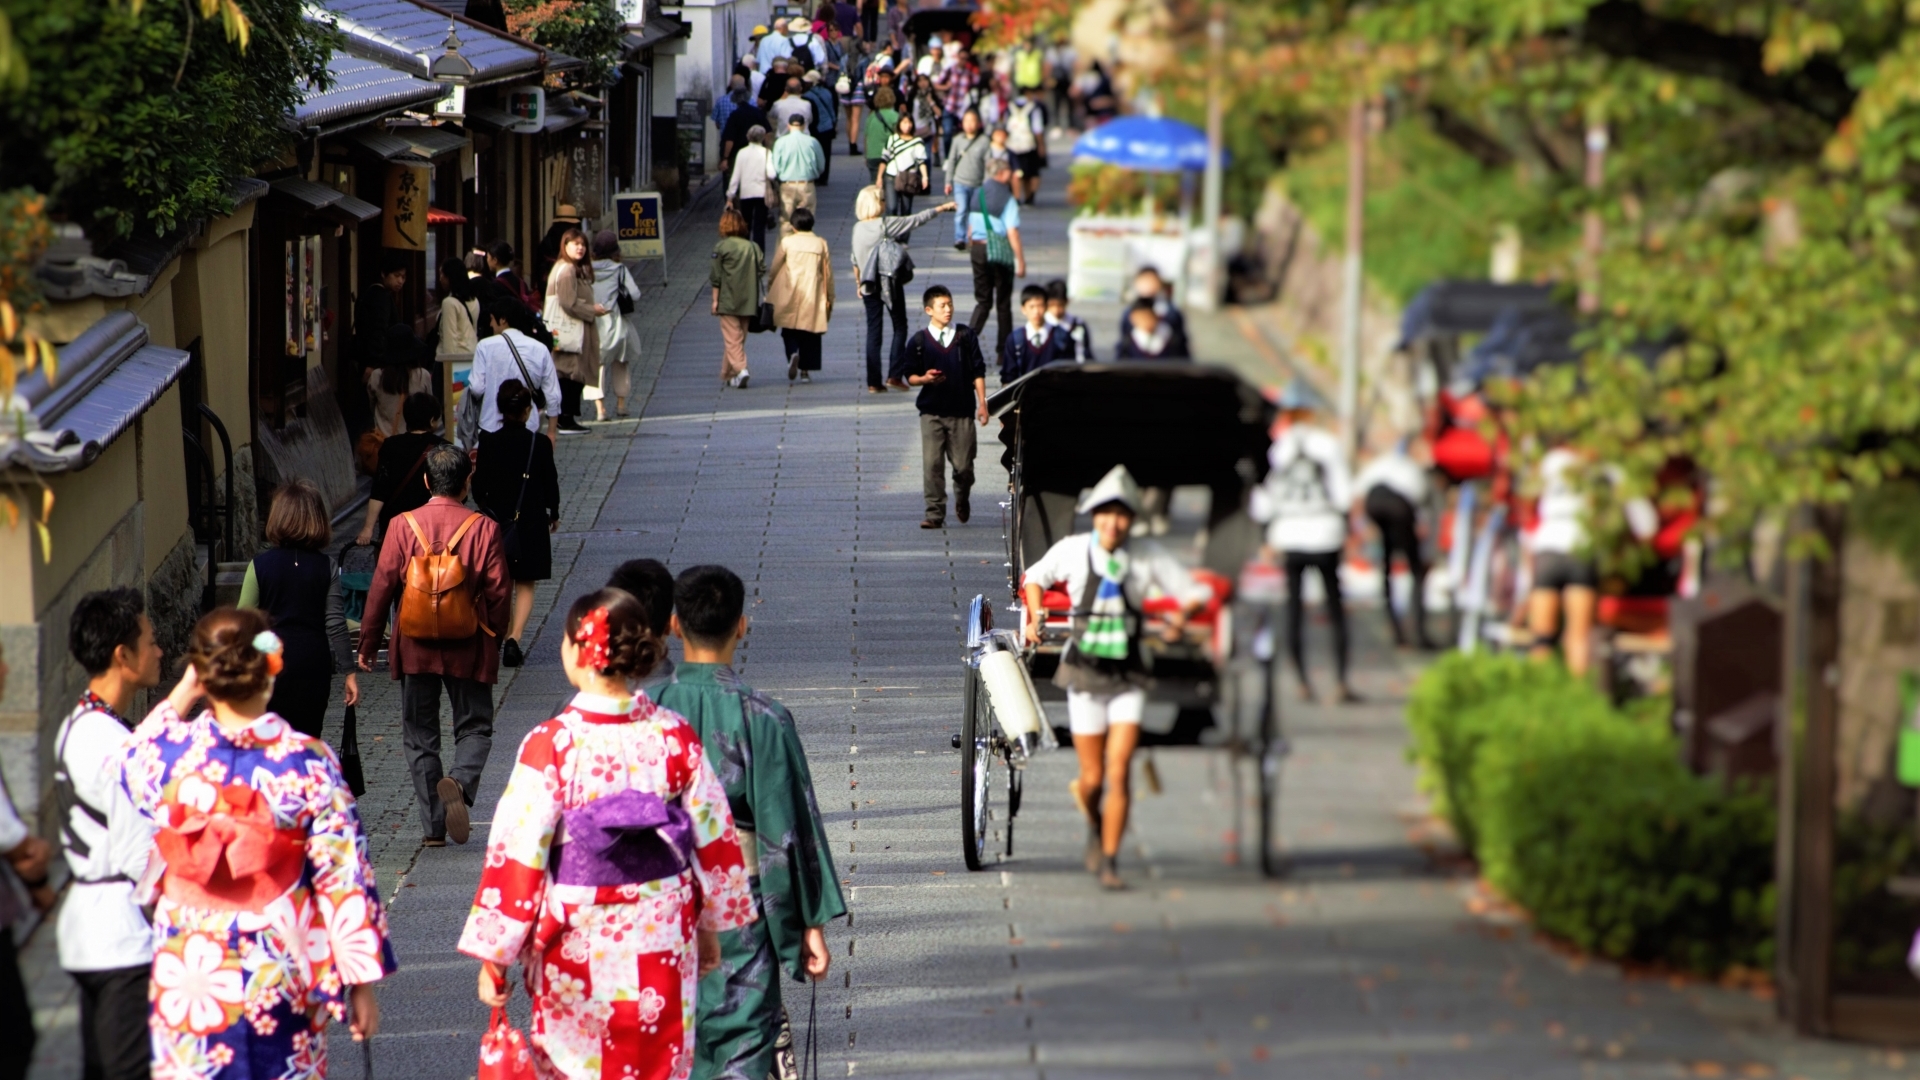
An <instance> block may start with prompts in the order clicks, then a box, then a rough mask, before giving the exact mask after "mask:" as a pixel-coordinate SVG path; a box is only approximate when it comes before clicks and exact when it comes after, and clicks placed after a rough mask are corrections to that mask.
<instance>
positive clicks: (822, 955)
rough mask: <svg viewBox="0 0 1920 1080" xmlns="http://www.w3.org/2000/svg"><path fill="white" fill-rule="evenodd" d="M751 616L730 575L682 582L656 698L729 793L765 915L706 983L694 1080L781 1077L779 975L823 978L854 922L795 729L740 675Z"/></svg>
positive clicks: (676, 589)
mask: <svg viewBox="0 0 1920 1080" xmlns="http://www.w3.org/2000/svg"><path fill="white" fill-rule="evenodd" d="M745 605H746V586H745V585H743V584H742V583H741V581H740V578H739V576H738V575H736V574H734V572H733V571H731V570H728V569H727V568H726V567H724V566H695V567H693V568H691V569H688V570H684V571H682V572H681V574H680V576H679V577H678V578H676V579H675V580H674V584H673V609H674V610H673V618H672V622H671V626H672V631H673V635H674V636H675V637H678V638H679V639H680V641H681V646H682V656H681V662H680V664H679V665H678V666H677V667H675V669H674V672H673V677H672V678H671V679H670V680H668V681H667V682H666V683H665V684H663V685H661V686H659V687H658V689H657V691H656V690H651V689H650V690H649V691H648V693H649V695H650V696H652V697H653V699H654V701H655V702H657V703H658V704H659V705H661V706H662V707H664V708H667V709H671V710H673V711H674V712H677V713H679V714H680V715H681V716H684V717H686V719H687V722H688V723H689V724H691V725H693V729H694V730H695V731H696V732H698V733H699V735H700V742H701V744H702V745H703V746H705V747H706V751H707V760H708V761H709V762H710V763H712V765H713V771H714V772H715V773H716V774H717V775H718V776H719V777H720V785H721V786H722V787H724V788H725V789H726V791H727V801H728V802H729V803H730V804H731V806H732V809H733V816H734V823H735V826H736V827H737V828H739V830H740V848H741V850H742V852H744V853H746V856H747V873H748V874H749V875H750V876H751V879H752V884H753V894H754V899H755V901H756V902H757V903H758V904H759V906H760V919H759V920H758V921H756V922H754V923H752V924H750V925H748V926H745V927H742V928H741V929H739V930H733V931H727V932H723V933H722V934H721V935H720V967H719V969H718V970H717V971H714V972H712V973H710V974H709V975H707V976H706V977H705V978H704V979H702V980H701V982H700V1003H699V1014H698V1023H697V1028H696V1030H697V1031H698V1042H697V1046H696V1049H695V1052H694V1062H693V1077H694V1080H766V1078H767V1077H768V1075H769V1074H774V1075H779V1073H777V1072H776V1071H775V1061H776V1057H777V1054H778V1051H779V1049H781V1048H780V1047H779V1045H778V1044H779V1043H780V1042H781V1028H782V1016H783V1013H784V1010H783V1009H782V1007H781V1004H780V972H781V971H782V970H785V971H787V972H791V973H792V975H793V978H794V980H795V981H796V982H804V981H806V980H807V979H808V978H812V979H813V980H814V981H815V982H818V981H819V980H821V979H824V978H826V975H827V966H828V964H829V962H830V960H831V957H830V956H829V955H828V953H827V939H826V935H825V934H824V933H823V932H822V930H821V928H822V927H824V926H825V925H826V924H827V923H828V922H829V921H830V920H833V919H837V918H839V917H840V916H842V915H845V914H846V913H847V905H846V901H845V899H844V898H843V897H842V896H841V893H840V879H839V877H838V875H836V874H835V873H834V869H833V856H832V854H831V852H830V851H829V848H828V843H827V835H826V830H825V829H824V828H823V827H822V826H821V823H820V808H819V806H818V805H817V804H816V803H815V801H814V796H813V777H812V776H811V775H810V774H809V772H808V771H807V754H806V751H805V750H804V749H802V747H801V745H800V734H799V732H798V731H797V730H795V728H794V725H793V717H792V715H791V714H789V713H788V712H787V709H786V706H784V705H782V704H780V703H779V702H778V701H775V700H774V699H772V698H770V697H768V696H767V695H765V694H763V693H760V692H759V691H757V690H755V689H753V688H752V687H750V686H748V685H747V684H745V683H743V682H741V681H740V677H739V676H738V675H736V674H734V671H733V666H732V665H733V654H734V650H735V649H736V648H737V647H738V646H739V644H740V639H741V637H743V636H744V635H745V634H746V632H747V619H746V616H745V614H744V610H745ZM790 1041H791V1040H790V1039H789V1040H788V1043H789V1045H790ZM788 1053H789V1054H790V1053H791V1051H790V1050H788ZM783 1064H784V1063H783ZM782 1071H784V1070H782Z"/></svg>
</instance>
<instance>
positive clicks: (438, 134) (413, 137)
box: [387, 126, 467, 158]
mask: <svg viewBox="0 0 1920 1080" xmlns="http://www.w3.org/2000/svg"><path fill="white" fill-rule="evenodd" d="M387 134H389V135H392V136H394V137H395V138H400V139H405V140H406V141H407V142H408V143H409V144H410V145H412V147H413V149H414V152H416V153H419V154H423V155H425V156H426V157H429V158H437V157H439V156H440V155H442V154H452V153H457V152H458V151H459V150H460V149H461V148H462V147H464V146H466V145H467V136H466V133H465V132H462V131H460V130H459V129H457V128H444V127H423V126H414V127H394V128H388V129H387Z"/></svg>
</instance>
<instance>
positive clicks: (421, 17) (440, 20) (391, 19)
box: [319, 0, 586, 87]
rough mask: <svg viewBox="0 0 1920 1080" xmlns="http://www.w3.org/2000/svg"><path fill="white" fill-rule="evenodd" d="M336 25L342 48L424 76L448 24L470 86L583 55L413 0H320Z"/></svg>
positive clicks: (568, 63)
mask: <svg viewBox="0 0 1920 1080" xmlns="http://www.w3.org/2000/svg"><path fill="white" fill-rule="evenodd" d="M319 6H320V7H321V8H324V9H325V11H326V14H327V17H329V18H331V19H332V20H333V21H334V22H335V24H336V25H337V26H338V27H339V29H340V32H341V34H342V35H343V39H342V41H341V45H340V48H341V49H343V50H344V51H346V52H348V53H350V54H352V55H354V56H359V57H364V58H366V59H369V60H374V61H377V62H379V63H383V64H390V65H397V66H398V67H400V68H401V69H402V70H405V71H407V72H408V73H409V74H412V75H417V76H419V77H421V78H425V77H426V75H427V72H428V65H430V64H431V63H432V62H433V59H434V58H435V57H437V56H439V55H441V53H442V52H443V49H442V45H443V43H444V42H445V41H446V38H447V25H448V23H449V21H452V22H454V23H455V25H456V26H457V32H458V33H459V35H460V55H461V56H462V57H464V58H466V60H467V62H468V63H470V64H472V65H473V68H474V74H473V76H472V78H470V79H468V80H467V82H466V85H467V86H469V87H475V86H489V85H492V84H494V83H500V82H507V81H510V80H516V79H525V78H527V77H529V76H534V75H538V74H541V73H543V72H554V71H572V70H574V69H577V68H582V67H585V66H586V61H584V60H578V59H575V58H574V57H571V56H563V55H561V54H560V53H556V52H553V51H551V50H548V49H543V48H541V47H540V46H538V45H535V44H533V43H532V42H530V41H525V40H523V39H521V38H517V37H513V36H512V35H510V34H503V33H501V32H500V31H498V30H495V29H493V28H491V27H488V26H482V25H481V24H479V23H477V22H473V21H471V20H468V19H466V18H464V17H461V16H457V15H451V14H449V13H448V12H446V11H444V10H441V9H438V8H433V7H429V6H427V5H425V4H421V3H415V2H414V0H319Z"/></svg>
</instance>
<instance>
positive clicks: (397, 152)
mask: <svg viewBox="0 0 1920 1080" xmlns="http://www.w3.org/2000/svg"><path fill="white" fill-rule="evenodd" d="M353 141H354V142H357V143H359V144H360V145H361V146H362V147H363V148H365V149H367V150H371V151H373V152H374V153H375V154H377V155H379V156H380V157H383V158H385V159H386V160H388V161H393V162H400V163H403V164H411V165H426V164H429V163H431V162H432V160H433V159H432V158H429V157H428V156H427V155H425V154H422V153H420V152H419V151H418V150H415V149H414V148H413V144H412V143H410V142H408V141H407V140H405V139H402V138H400V137H399V136H397V135H393V134H391V133H389V132H385V131H374V130H372V129H367V130H365V131H356V132H354V133H353Z"/></svg>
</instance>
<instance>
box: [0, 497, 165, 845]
mask: <svg viewBox="0 0 1920 1080" xmlns="http://www.w3.org/2000/svg"><path fill="white" fill-rule="evenodd" d="M144 519H145V507H144V505H142V504H139V503H136V504H135V505H134V506H133V508H132V509H130V510H128V511H127V512H126V514H125V515H124V516H122V517H121V518H120V520H119V521H118V522H117V523H116V524H115V525H114V526H113V528H112V529H111V530H110V531H109V532H108V533H107V535H106V537H105V538H104V539H102V540H101V541H100V542H99V543H98V544H96V545H95V546H94V549H93V551H91V552H89V553H88V554H87V556H86V558H85V559H84V560H82V561H81V563H80V566H79V569H77V570H76V571H75V572H74V574H73V576H72V577H70V578H69V579H68V580H67V582H66V584H65V585H63V586H62V587H61V588H60V590H59V591H58V592H57V593H55V594H54V595H53V597H52V599H51V600H49V601H48V603H47V605H46V607H45V608H43V609H42V611H41V614H40V618H39V621H38V623H36V624H34V625H23V626H7V627H0V641H4V643H5V646H6V650H7V663H8V665H9V666H10V667H11V668H12V669H13V674H12V676H11V677H10V678H9V679H8V686H7V701H8V705H9V708H10V709H11V708H12V707H13V706H14V705H15V704H16V703H17V704H18V705H19V706H20V707H21V708H22V709H24V710H28V711H29V712H30V713H31V715H32V716H33V717H34V730H30V731H27V730H18V729H9V730H8V731H6V732H4V733H0V760H3V761H4V762H5V764H6V779H7V789H8V790H9V791H10V792H11V793H12V795H13V799H14V802H15V805H16V807H17V808H18V809H19V811H20V813H21V816H22V817H26V818H27V819H28V820H29V821H31V820H32V817H31V815H32V814H33V813H34V812H35V811H36V810H37V809H38V807H39V805H40V802H41V799H42V797H43V796H44V795H45V794H46V792H47V790H48V785H50V784H51V783H52V780H53V747H54V738H55V736H56V735H58V733H59V730H60V724H61V722H62V721H64V720H65V719H66V718H67V713H68V712H70V711H71V710H72V708H73V703H74V702H75V701H76V700H77V699H78V698H79V697H80V691H81V690H82V689H84V688H85V687H86V684H87V676H86V672H84V671H82V670H81V669H80V665H79V664H76V663H74V662H73V660H72V658H71V657H69V656H68V655H67V629H68V626H69V622H68V620H69V618H70V616H71V615H72V613H73V605H74V604H75V603H76V602H78V601H79V599H80V597H82V596H84V595H86V594H87V593H90V592H93V591H94V590H96V589H107V588H112V587H114V586H116V585H132V586H134V587H136V588H138V587H140V586H142V585H143V584H144V577H143V575H142V574H141V561H142V554H143V552H144V549H145V545H144V544H143V542H142V541H143V538H144V537H143V533H142V530H143V527H144ZM192 554H193V553H192V548H191V546H189V547H188V551H187V556H188V564H189V566H191V564H192ZM168 561H171V558H170V559H169V560H168ZM149 603H151V600H149ZM22 694H24V695H26V697H27V699H28V700H22V697H21V695H22ZM42 826H43V831H44V830H45V829H46V828H49V827H50V825H49V823H46V822H42Z"/></svg>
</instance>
